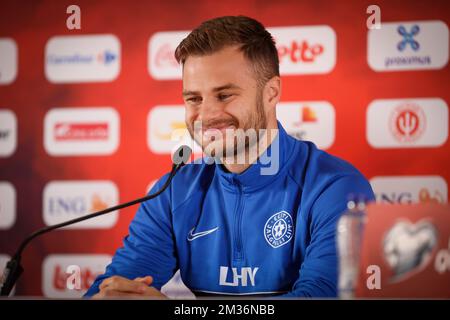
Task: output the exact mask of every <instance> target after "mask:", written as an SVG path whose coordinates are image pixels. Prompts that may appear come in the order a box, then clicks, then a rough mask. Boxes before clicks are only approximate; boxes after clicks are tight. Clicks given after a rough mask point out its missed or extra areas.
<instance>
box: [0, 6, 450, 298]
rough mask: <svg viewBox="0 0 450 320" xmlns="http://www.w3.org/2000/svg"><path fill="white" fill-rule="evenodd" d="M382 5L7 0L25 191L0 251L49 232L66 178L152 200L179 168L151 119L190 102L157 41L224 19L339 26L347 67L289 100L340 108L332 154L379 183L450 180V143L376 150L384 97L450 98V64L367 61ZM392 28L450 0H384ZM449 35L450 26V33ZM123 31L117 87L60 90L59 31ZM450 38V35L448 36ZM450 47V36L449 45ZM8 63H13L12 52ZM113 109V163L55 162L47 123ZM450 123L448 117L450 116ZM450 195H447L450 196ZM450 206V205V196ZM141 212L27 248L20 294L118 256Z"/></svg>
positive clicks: (19, 189) (88, 159) (446, 18)
mask: <svg viewBox="0 0 450 320" xmlns="http://www.w3.org/2000/svg"><path fill="white" fill-rule="evenodd" d="M70 4H77V5H79V6H80V8H81V25H82V29H81V30H68V29H67V27H66V19H67V17H68V14H66V8H67V6H69V5H70ZM370 4H372V1H326V0H321V1H206V0H204V1H203V0H201V1H167V0H164V1H76V3H75V2H74V1H2V2H1V3H0V38H1V37H8V38H12V39H14V41H15V42H16V44H17V47H18V71H17V77H16V78H15V80H14V81H13V82H12V83H10V84H6V85H0V108H6V109H9V110H12V111H13V112H14V113H15V115H16V118H17V123H18V136H17V139H18V141H17V148H16V150H15V152H14V153H13V154H12V155H10V156H8V157H2V158H0V180H2V181H7V182H9V183H11V184H12V185H13V186H14V188H15V190H16V218H15V222H14V224H13V225H12V226H11V227H9V228H5V229H3V230H0V253H1V254H7V255H12V254H13V253H14V251H15V249H16V248H17V246H18V244H19V241H20V240H21V239H22V238H23V237H24V236H26V235H27V234H29V233H30V232H32V231H33V230H35V229H36V228H40V227H43V226H45V223H44V220H43V214H42V210H43V209H42V208H43V190H44V187H45V185H46V184H47V183H48V182H50V181H54V180H109V181H113V182H114V183H115V184H116V185H117V188H118V191H119V201H120V202H124V201H127V200H131V199H133V198H136V197H138V196H141V195H142V194H143V193H144V192H145V191H146V188H147V186H148V185H149V183H150V182H151V181H153V180H154V179H157V178H158V177H160V176H161V175H162V174H164V173H165V172H167V170H168V169H169V166H170V158H169V155H167V154H156V153H153V152H152V151H151V150H150V149H149V147H148V145H147V138H146V137H147V129H148V128H147V120H146V119H147V115H148V113H149V111H150V110H151V109H152V108H153V107H154V106H157V105H179V104H182V99H181V85H182V83H181V81H180V80H176V79H175V80H157V79H154V78H152V76H151V75H150V74H149V72H148V66H147V64H148V48H147V46H148V41H149V38H150V37H151V36H152V35H153V34H154V33H156V32H161V31H183V30H191V29H192V28H194V27H196V26H197V25H198V24H199V23H200V22H202V21H204V20H206V19H209V18H212V17H216V16H222V15H237V14H243V15H248V16H251V17H254V18H256V19H258V20H259V21H261V22H262V23H263V24H264V25H265V26H267V27H281V26H315V25H328V26H330V27H332V28H333V30H334V32H335V34H336V41H337V42H336V55H337V56H336V64H335V66H334V68H333V69H332V71H331V72H329V73H326V74H305V75H283V77H282V81H283V93H282V101H285V102H291V101H328V102H329V103H331V104H332V105H333V106H334V108H335V115H336V118H335V126H336V127H335V128H336V129H335V138H334V142H333V144H332V145H331V146H330V147H329V148H327V151H328V152H330V153H332V154H334V155H336V156H339V157H342V158H344V159H346V160H348V161H350V162H351V163H352V164H354V165H355V166H356V167H357V168H358V169H360V170H361V171H362V172H363V173H364V174H365V176H366V177H367V178H368V179H371V178H373V177H375V176H403V175H407V176H422V175H431V176H436V175H437V176H440V177H442V178H443V179H445V180H446V181H450V167H449V165H448V161H449V160H448V159H449V155H450V145H449V143H448V141H447V139H445V142H444V144H443V145H441V146H436V147H428V148H422V147H419V148H381V149H380V148H374V147H372V146H371V145H370V144H369V143H368V141H367V138H366V112H367V107H368V105H369V104H370V102H371V101H373V100H375V99H399V98H405V97H420V98H426V97H430V98H431V97H437V98H440V99H442V100H444V101H445V102H447V103H448V101H450V91H449V80H450V72H449V66H448V64H446V65H445V66H444V67H443V68H441V69H437V70H410V71H402V72H394V71H391V72H376V71H374V70H373V69H371V68H370V66H369V64H368V62H367V34H368V30H367V27H366V19H367V17H368V14H366V8H367V7H368V6H369V5H370ZM377 4H378V5H379V6H380V8H381V14H382V15H381V19H382V21H383V22H396V21H422V20H441V21H443V22H445V23H446V24H447V25H448V24H449V22H450V10H449V9H450V5H449V3H448V1H445V0H443V1H431V2H430V1H408V2H405V1H400V0H398V1H377ZM447 30H448V29H447ZM81 34H114V35H115V36H116V37H117V38H118V39H119V40H120V43H121V53H120V61H121V63H120V64H121V66H120V73H119V75H118V77H117V78H116V79H115V80H113V81H108V82H85V83H51V82H50V81H49V80H48V79H47V78H46V76H45V71H44V68H45V64H44V61H45V46H46V43H47V41H48V40H49V39H50V38H51V37H53V36H56V35H81ZM447 37H448V34H447ZM447 46H448V40H447ZM447 51H448V48H447ZM0 58H1V57H0ZM83 106H111V107H113V108H115V109H116V111H117V112H118V114H119V115H120V143H119V145H118V148H117V150H116V151H115V152H113V153H112V154H110V155H102V156H62V157H61V156H52V155H50V154H49V153H48V152H47V151H46V150H45V148H44V142H43V141H44V117H45V115H46V113H47V112H48V111H49V110H50V109H52V108H56V107H60V108H64V107H83ZM447 123H448V119H447ZM445 198H446V195H445ZM445 200H446V199H445ZM135 211H136V207H132V208H128V209H125V210H122V211H121V213H120V215H119V218H118V222H117V224H116V225H115V226H114V227H113V228H107V229H74V230H62V231H56V232H53V233H51V234H48V235H45V236H44V237H42V238H39V239H37V240H36V241H34V242H33V243H32V244H31V246H30V247H29V248H28V249H27V250H26V251H25V255H24V257H23V265H24V268H25V273H24V274H23V276H22V278H21V280H20V281H19V283H18V285H17V288H16V294H18V295H37V296H39V295H42V294H43V289H42V288H43V283H42V281H43V280H42V263H43V261H44V258H45V257H46V256H48V255H51V254H90V253H98V254H109V255H112V254H113V253H114V251H115V250H116V249H117V248H118V247H119V246H120V245H121V241H122V238H123V237H124V235H126V233H127V227H128V224H129V222H130V221H131V219H132V218H133V215H134V213H135Z"/></svg>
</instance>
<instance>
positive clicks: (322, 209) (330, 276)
mask: <svg viewBox="0 0 450 320" xmlns="http://www.w3.org/2000/svg"><path fill="white" fill-rule="evenodd" d="M350 194H363V195H365V197H366V198H367V199H368V200H369V201H373V200H374V194H373V191H372V188H371V187H370V185H369V183H368V182H367V180H366V179H365V178H364V177H363V176H362V175H359V174H352V175H347V176H343V177H340V178H338V179H336V180H334V182H332V183H331V184H329V185H328V187H326V188H325V189H324V190H323V191H322V192H321V193H320V195H319V196H318V197H317V198H316V200H315V202H314V204H313V206H312V208H311V211H310V220H309V221H310V225H309V230H310V236H311V241H310V243H309V245H308V246H307V248H306V253H305V258H304V261H303V263H302V265H301V267H300V270H299V277H298V279H297V281H296V282H295V283H294V285H293V287H292V290H291V291H290V292H288V293H287V294H285V295H283V297H336V296H337V280H338V258H337V248H336V227H337V222H338V220H339V218H340V216H341V214H342V213H343V212H344V211H346V208H347V199H348V196H349V195H350Z"/></svg>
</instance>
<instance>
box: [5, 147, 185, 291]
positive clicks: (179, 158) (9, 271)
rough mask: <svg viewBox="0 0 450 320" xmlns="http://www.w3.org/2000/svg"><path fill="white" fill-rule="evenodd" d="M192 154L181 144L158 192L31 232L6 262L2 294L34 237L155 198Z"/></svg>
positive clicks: (16, 276)
mask: <svg viewBox="0 0 450 320" xmlns="http://www.w3.org/2000/svg"><path fill="white" fill-rule="evenodd" d="M190 154H191V150H190V148H189V147H187V146H181V147H180V148H179V149H178V150H177V151H176V152H175V154H174V159H173V162H174V163H173V165H172V170H171V171H170V174H169V177H168V178H167V181H166V182H165V183H164V185H163V186H162V187H161V189H160V190H158V191H157V192H155V193H153V194H149V195H147V196H145V197H142V198H139V199H136V200H132V201H129V202H126V203H122V204H119V205H117V206H114V207H111V208H107V209H104V210H101V211H98V212H94V213H90V214H88V215H85V216H83V217H80V218H76V219H72V220H69V221H66V222H62V223H59V224H55V225H52V226H48V227H44V228H42V229H39V230H37V231H35V232H33V233H32V234H30V235H29V236H28V237H27V238H25V240H23V241H22V243H21V244H20V246H19V248H18V249H17V251H16V253H15V254H14V256H13V257H12V258H11V260H10V261H9V262H8V263H7V264H6V268H5V271H4V272H3V276H2V282H3V285H2V288H1V292H0V296H9V294H10V293H11V290H12V288H13V287H14V284H15V283H16V282H17V280H18V279H19V277H20V275H21V274H22V272H23V267H22V266H21V264H20V260H21V258H22V252H23V250H24V249H25V248H26V247H27V245H28V244H29V243H30V242H31V240H33V239H34V238H36V237H38V236H41V235H43V234H45V233H48V232H50V231H52V230H55V229H59V228H63V227H65V226H68V225H72V224H74V223H78V222H81V221H84V220H88V219H91V218H95V217H98V216H101V215H104V214H107V213H110V212H112V211H115V210H119V209H123V208H126V207H129V206H132V205H135V204H137V203H141V202H144V201H147V200H150V199H153V198H155V197H157V196H159V195H160V194H161V193H162V192H164V190H166V189H167V187H168V186H169V185H170V182H171V181H172V178H173V177H174V176H175V174H176V173H177V171H178V170H179V169H180V168H181V167H182V166H183V165H185V164H186V162H187V160H188V159H189V157H190Z"/></svg>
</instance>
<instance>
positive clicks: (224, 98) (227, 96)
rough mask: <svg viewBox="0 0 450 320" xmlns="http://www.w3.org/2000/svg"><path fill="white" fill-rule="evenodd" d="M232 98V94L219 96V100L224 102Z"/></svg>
mask: <svg viewBox="0 0 450 320" xmlns="http://www.w3.org/2000/svg"><path fill="white" fill-rule="evenodd" d="M231 96H232V95H231V94H219V96H218V98H219V100H221V101H223V100H226V99H228V98H229V97H231Z"/></svg>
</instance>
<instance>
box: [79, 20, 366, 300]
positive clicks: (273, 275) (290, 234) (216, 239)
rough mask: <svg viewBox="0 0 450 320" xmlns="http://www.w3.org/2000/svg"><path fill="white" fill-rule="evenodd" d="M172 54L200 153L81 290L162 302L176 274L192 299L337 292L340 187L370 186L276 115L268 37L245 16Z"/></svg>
mask: <svg viewBox="0 0 450 320" xmlns="http://www.w3.org/2000/svg"><path fill="white" fill-rule="evenodd" d="M175 56H176V58H177V60H178V61H179V62H180V63H181V64H182V66H183V93H182V94H183V98H184V101H185V105H186V124H187V127H188V129H189V132H190V134H191V136H192V137H193V138H194V139H195V141H196V142H197V143H199V144H200V145H201V146H202V148H203V151H204V152H205V154H206V155H207V157H205V158H203V159H201V161H196V162H194V163H191V164H188V165H186V166H185V167H183V168H182V169H181V170H180V171H179V173H178V174H177V175H176V176H175V177H174V180H173V181H172V184H171V186H170V187H169V188H168V189H167V190H165V191H164V192H163V193H162V194H161V195H160V196H159V197H158V198H155V199H154V200H151V201H148V202H146V203H143V204H142V205H141V207H140V208H139V210H138V212H137V214H136V216H135V218H134V220H133V221H132V223H131V225H130V229H129V235H128V236H127V237H126V238H125V240H124V246H123V247H122V248H120V249H118V250H117V252H116V254H115V256H114V258H113V261H112V263H111V264H110V265H109V266H108V267H107V269H106V272H105V274H104V275H101V276H99V277H98V278H97V279H96V281H95V282H94V284H93V285H92V287H91V288H90V289H89V290H88V292H87V293H86V296H94V297H110V296H112V297H121V296H129V297H138V296H149V297H164V296H163V295H162V294H161V293H160V291H159V290H160V289H161V287H162V286H163V285H164V284H165V283H166V282H167V281H168V280H169V279H170V278H171V277H172V276H173V275H174V273H175V272H176V271H177V270H178V269H179V270H180V274H181V277H182V279H183V281H184V283H185V284H186V286H187V287H188V288H190V289H191V290H192V291H193V292H194V293H195V294H196V295H236V296H238V295H261V296H267V295H271V296H281V297H335V296H336V294H337V288H336V286H337V256H336V243H335V234H336V223H337V220H338V219H339V217H340V215H341V213H342V212H343V211H344V210H345V209H346V200H347V198H348V196H349V195H350V194H364V195H365V196H366V197H367V198H368V199H373V192H372V190H371V188H370V185H369V184H368V182H367V180H366V179H365V178H364V177H363V176H362V175H361V174H360V173H359V172H358V171H357V170H356V169H355V168H354V167H352V166H351V165H350V164H348V163H347V162H345V161H343V160H340V159H338V158H336V157H333V156H331V155H329V154H327V153H325V152H323V151H320V150H318V149H317V148H316V147H315V145H314V144H313V143H311V142H306V141H299V140H296V139H294V138H292V137H290V136H289V135H288V134H287V133H286V131H285V130H284V129H283V127H282V126H281V124H280V123H279V122H278V121H277V118H276V105H277V103H278V102H279V101H280V95H281V79H280V76H279V62H278V54H277V50H276V47H275V43H274V40H273V38H272V36H271V35H270V33H269V32H267V31H266V30H265V28H264V27H263V26H262V25H261V24H260V23H259V22H257V21H256V20H253V19H250V18H247V17H242V16H238V17H221V18H216V19H212V20H209V21H206V22H204V23H203V24H201V25H200V26H199V27H198V28H197V29H195V30H193V31H192V32H191V33H190V34H189V35H188V36H187V37H186V38H185V39H184V40H183V41H182V42H181V43H180V45H179V46H178V48H177V50H176V53H175ZM268 158H270V162H271V163H270V166H271V168H270V170H267V169H268V166H267V164H268V161H267V159H268ZM211 159H212V160H213V161H211ZM262 160H264V161H262ZM166 179H167V175H165V176H163V177H162V178H161V179H160V180H159V181H158V183H157V184H156V185H155V186H154V187H153V189H152V191H151V192H155V191H156V190H158V189H160V188H161V186H162V185H163V184H164V182H165V180H166Z"/></svg>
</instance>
